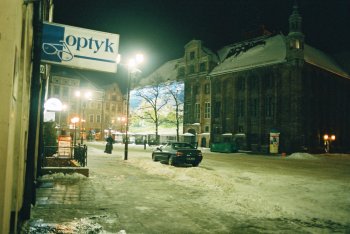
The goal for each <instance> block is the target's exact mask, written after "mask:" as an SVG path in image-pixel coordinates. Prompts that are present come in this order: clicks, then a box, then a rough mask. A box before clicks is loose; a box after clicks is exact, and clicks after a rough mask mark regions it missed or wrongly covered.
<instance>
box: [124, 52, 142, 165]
mask: <svg viewBox="0 0 350 234" xmlns="http://www.w3.org/2000/svg"><path fill="white" fill-rule="evenodd" d="M142 62H143V55H142V54H137V55H136V56H135V58H134V59H131V60H129V63H128V81H127V96H126V125H125V145H124V146H125V147H124V160H128V148H129V140H128V131H129V115H130V83H131V78H132V77H131V76H132V73H134V72H137V71H139V70H138V69H136V66H137V64H139V63H142Z"/></svg>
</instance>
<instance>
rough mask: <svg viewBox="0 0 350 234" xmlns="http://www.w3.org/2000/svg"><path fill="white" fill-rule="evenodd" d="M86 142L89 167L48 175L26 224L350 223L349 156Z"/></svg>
mask: <svg viewBox="0 0 350 234" xmlns="http://www.w3.org/2000/svg"><path fill="white" fill-rule="evenodd" d="M103 150H104V143H101V142H92V143H88V167H89V169H90V177H88V178H85V177H83V176H80V175H66V176H65V175H54V176H44V178H43V181H46V182H47V184H50V183H52V184H53V186H47V187H46V188H45V187H42V188H39V189H37V204H36V206H34V207H33V208H32V218H31V220H30V222H28V225H27V227H26V228H27V229H26V230H23V233H28V232H29V233H347V232H349V231H350V221H349V220H350V197H349V194H350V183H349V181H350V156H349V155H326V154H324V155H309V154H301V153H297V154H293V155H291V156H289V157H281V156H262V155H252V154H246V153H234V154H222V153H221V154H220V153H212V152H209V150H208V149H204V150H203V152H204V154H203V155H204V159H203V162H202V163H201V164H200V165H199V167H189V166H186V165H184V166H180V167H172V166H169V165H166V164H162V163H160V162H153V161H152V160H151V151H152V148H150V147H148V148H147V149H146V150H144V149H143V146H134V145H130V146H129V160H127V161H125V160H123V158H124V145H121V144H115V145H114V150H113V153H112V154H111V155H109V154H104V153H103Z"/></svg>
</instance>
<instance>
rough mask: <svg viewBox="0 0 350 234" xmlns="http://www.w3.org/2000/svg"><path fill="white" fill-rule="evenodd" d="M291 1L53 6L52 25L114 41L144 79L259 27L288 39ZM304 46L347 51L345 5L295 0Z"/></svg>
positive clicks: (349, 35) (114, 1) (349, 25)
mask: <svg viewBox="0 0 350 234" xmlns="http://www.w3.org/2000/svg"><path fill="white" fill-rule="evenodd" d="M294 2H295V0H177V1H170V0H147V1H146V0H138V1H135V0H134V1H133V0H54V4H55V9H54V22H55V23H61V24H67V25H71V26H76V27H82V28H88V29H93V30H98V31H103V32H109V33H117V34H119V35H120V47H119V52H120V54H121V55H122V57H128V55H132V54H134V53H137V52H139V51H141V52H143V53H144V54H145V57H146V59H147V63H146V64H145V65H144V68H143V69H144V71H145V73H148V72H151V71H152V70H154V69H155V68H157V67H158V66H160V65H161V64H163V63H164V62H166V61H168V60H171V59H175V58H180V57H182V56H183V52H184V45H185V44H186V43H187V42H189V41H190V40H192V39H198V40H202V41H203V43H204V45H205V46H206V47H208V48H210V49H212V50H214V51H216V50H218V49H220V48H221V47H223V46H225V45H228V44H231V43H234V42H237V41H240V40H242V35H243V34H244V33H245V32H247V31H250V30H252V29H256V28H257V27H258V26H259V25H264V26H265V28H266V29H268V30H269V31H271V32H282V33H284V34H287V33H288V17H289V15H290V14H291V12H292V6H293V3H294ZM297 3H298V6H299V13H300V14H301V16H302V17H303V32H304V34H305V40H306V43H307V44H309V45H311V46H313V47H316V48H318V49H321V50H323V51H325V52H327V53H329V54H337V53H340V52H344V51H348V52H349V51H350V1H349V0H298V1H297Z"/></svg>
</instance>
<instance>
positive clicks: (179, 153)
mask: <svg viewBox="0 0 350 234" xmlns="http://www.w3.org/2000/svg"><path fill="white" fill-rule="evenodd" d="M182 155H184V153H182V152H176V156H182Z"/></svg>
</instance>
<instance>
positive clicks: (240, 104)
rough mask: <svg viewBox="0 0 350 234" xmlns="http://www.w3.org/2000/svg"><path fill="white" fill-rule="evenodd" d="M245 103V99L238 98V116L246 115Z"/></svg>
mask: <svg viewBox="0 0 350 234" xmlns="http://www.w3.org/2000/svg"><path fill="white" fill-rule="evenodd" d="M244 104H245V103H244V100H242V99H241V100H238V101H237V116H238V117H244V114H245V113H244V112H245V111H244V107H245V105H244Z"/></svg>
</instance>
